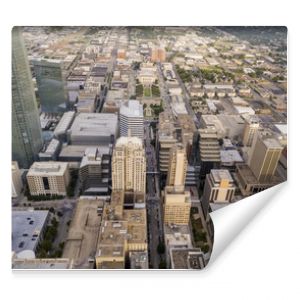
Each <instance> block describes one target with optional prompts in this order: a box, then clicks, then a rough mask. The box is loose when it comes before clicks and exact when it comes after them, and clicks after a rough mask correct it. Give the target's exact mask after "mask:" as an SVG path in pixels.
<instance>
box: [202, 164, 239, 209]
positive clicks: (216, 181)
mask: <svg viewBox="0 0 300 300" xmlns="http://www.w3.org/2000/svg"><path fill="white" fill-rule="evenodd" d="M234 192H235V184H234V181H233V179H232V177H231V175H230V172H229V171H228V170H225V169H220V170H211V171H210V174H207V175H206V181H205V185H204V191H203V201H204V202H206V201H208V202H213V203H228V202H231V200H232V199H233V196H234Z"/></svg>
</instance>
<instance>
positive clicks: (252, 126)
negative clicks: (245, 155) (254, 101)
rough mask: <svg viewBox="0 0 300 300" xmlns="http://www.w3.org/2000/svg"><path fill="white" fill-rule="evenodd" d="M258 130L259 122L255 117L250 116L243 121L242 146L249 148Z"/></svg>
mask: <svg viewBox="0 0 300 300" xmlns="http://www.w3.org/2000/svg"><path fill="white" fill-rule="evenodd" d="M258 129H259V120H258V118H257V117H256V116H250V117H249V118H248V119H246V120H245V128H244V133H243V145H244V146H245V147H251V146H252V142H253V139H254V136H255V133H256V132H257V131H258Z"/></svg>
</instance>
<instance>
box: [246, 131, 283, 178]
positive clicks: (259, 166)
mask: <svg viewBox="0 0 300 300" xmlns="http://www.w3.org/2000/svg"><path fill="white" fill-rule="evenodd" d="M282 149H283V147H282V146H281V145H280V143H279V142H278V140H276V139H275V138H274V137H273V136H272V135H270V134H268V133H266V132H264V131H263V132H260V133H258V134H256V136H255V138H254V140H253V151H251V154H250V156H249V167H250V169H251V170H252V172H253V173H254V175H255V177H256V178H257V180H258V181H259V182H268V181H270V180H271V179H272V177H273V175H274V174H275V171H276V168H277V165H278V161H279V159H280V156H281V152H282Z"/></svg>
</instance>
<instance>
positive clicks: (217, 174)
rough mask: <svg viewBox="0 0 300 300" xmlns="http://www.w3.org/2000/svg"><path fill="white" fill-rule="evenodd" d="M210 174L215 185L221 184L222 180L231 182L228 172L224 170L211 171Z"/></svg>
mask: <svg viewBox="0 0 300 300" xmlns="http://www.w3.org/2000/svg"><path fill="white" fill-rule="evenodd" d="M210 173H211V175H212V177H213V180H214V182H216V183H218V182H221V181H222V180H228V181H229V182H232V181H233V179H232V177H231V175H230V172H229V171H228V170H226V169H212V170H211V171H210Z"/></svg>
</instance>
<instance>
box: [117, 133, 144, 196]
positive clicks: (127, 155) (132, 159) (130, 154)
mask: <svg viewBox="0 0 300 300" xmlns="http://www.w3.org/2000/svg"><path fill="white" fill-rule="evenodd" d="M145 186H146V156H145V149H144V146H143V142H142V140H141V139H139V138H137V137H121V138H119V139H118V140H117V142H116V145H115V148H114V150H113V157H112V188H113V190H123V191H131V192H140V193H145Z"/></svg>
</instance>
